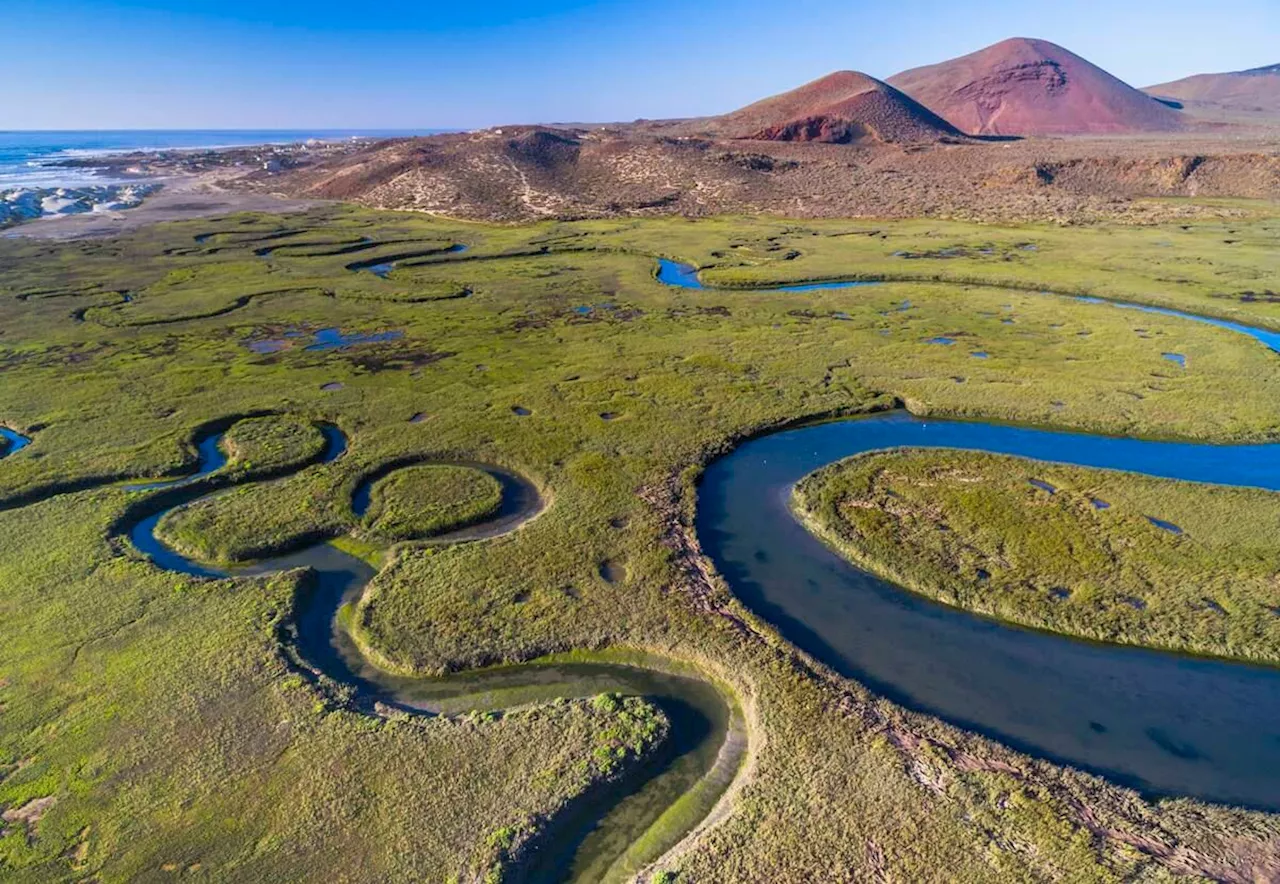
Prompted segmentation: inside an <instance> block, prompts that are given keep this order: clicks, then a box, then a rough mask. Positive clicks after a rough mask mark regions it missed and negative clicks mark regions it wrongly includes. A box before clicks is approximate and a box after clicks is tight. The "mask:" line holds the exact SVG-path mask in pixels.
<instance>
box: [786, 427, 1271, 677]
mask: <svg viewBox="0 0 1280 884" xmlns="http://www.w3.org/2000/svg"><path fill="white" fill-rule="evenodd" d="M1037 483H1038V484H1037ZM1050 489H1052V490H1050ZM795 503H796V506H797V508H798V509H799V510H800V512H801V514H802V515H803V517H804V519H805V521H806V522H807V523H808V524H809V525H810V526H812V527H813V528H814V529H815V530H816V531H817V532H818V533H819V535H820V536H822V537H823V538H824V539H826V540H827V541H828V542H829V543H831V544H832V545H833V546H834V547H835V548H836V549H837V550H839V551H840V552H842V553H844V554H845V555H846V556H848V557H850V558H852V559H854V560H855V561H857V562H858V563H859V564H861V565H864V566H866V567H868V568H870V569H871V570H873V571H875V572H877V573H880V574H882V575H885V576H887V577H889V578H891V579H892V580H894V581H895V582H898V583H900V584H901V585H904V586H908V587H910V588H911V589H914V590H916V591H917V592H921V593H924V594H926V595H929V596H932V597H934V598H937V599H940V600H942V601H945V602H947V603H948V604H952V605H957V606H959V607H964V608H968V609H970V610H975V611H979V612H981V613H984V614H989V615H993V616H996V617H1000V618H1003V619H1006V620H1012V621H1014V622H1017V623H1021V624H1025V625H1029V626H1035V627H1038V628H1041V629H1048V630H1052V631H1054V632H1062V633H1066V634H1069V635H1077V636H1082V637H1085V638H1090V639H1097V640H1101V641H1111V642H1125V643H1129V644H1137V645H1147V646H1155V647H1165V648H1173V649H1177V650H1184V651H1193V652H1196V653H1202V654H1214V655H1219V656H1228V657H1244V658H1251V659H1260V660H1265V661H1267V662H1271V663H1274V662H1276V661H1277V660H1278V659H1280V617H1277V610H1280V588H1278V587H1277V583H1276V575H1277V573H1278V572H1280V551H1278V550H1277V549H1276V546H1275V540H1274V538H1275V536H1276V533H1277V531H1280V495H1276V494H1274V493H1272V492H1267V491H1260V490H1255V489H1247V488H1222V487H1216V486H1212V485H1200V484H1196V483H1191V482H1175V481H1172V480H1167V479H1154V478H1149V477H1145V476H1137V475H1133V474H1128V473H1120V472H1114V471H1109V470H1089V469H1083V468H1078V467H1066V466H1062V465H1059V464H1046V463H1040V462H1037V461H1030V460H1024V459H1020V458H1013V457H1003V456H996V455H987V454H976V453H972V452H958V451H932V450H909V449H908V450H903V451H898V452H892V453H880V454H869V455H864V456H860V457H856V458H851V459H849V460H847V461H842V462H840V463H838V464H835V465H832V466H830V467H826V468H824V469H822V470H819V471H818V472H817V473H814V474H812V475H810V476H809V477H808V478H806V479H805V480H804V481H803V482H801V483H800V485H798V486H797V488H796V496H795ZM1153 518H1154V519H1158V520H1160V522H1163V523H1166V524H1167V526H1171V527H1161V526H1160V525H1158V524H1155V523H1153V522H1152V521H1151V520H1152V519H1153ZM1173 529H1176V531H1175V530H1173Z"/></svg>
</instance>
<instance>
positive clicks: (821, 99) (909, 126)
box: [701, 71, 961, 144]
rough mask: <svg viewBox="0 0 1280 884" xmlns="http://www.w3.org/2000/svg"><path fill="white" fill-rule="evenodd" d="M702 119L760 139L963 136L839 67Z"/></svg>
mask: <svg viewBox="0 0 1280 884" xmlns="http://www.w3.org/2000/svg"><path fill="white" fill-rule="evenodd" d="M701 122H702V128H704V129H705V131H707V132H709V133H713V134H716V135H719V136H721V137H726V138H742V139H752V140H756V141H820V142H825V143H828V144H851V143H854V142H861V141H878V142H881V143H884V144H900V143H909V142H922V141H939V140H940V139H943V138H957V137H961V133H960V131H959V130H957V129H956V128H955V127H954V126H952V125H951V124H950V123H948V122H947V121H946V120H944V119H942V118H941V117H939V116H938V115H937V114H935V113H933V111H931V110H929V109H928V108H926V107H924V106H922V105H921V104H920V103H919V102H917V101H915V100H913V99H912V98H911V97H910V96H907V95H903V94H902V93H901V92H899V91H898V90H897V89H894V88H893V87H892V86H890V85H889V84H887V83H883V82H881V81H880V80H877V79H875V78H874V77H868V76H867V75H866V74H861V73H858V72H857V71H837V72H835V73H833V74H828V75H827V76H825V77H823V78H821V79H819V80H814V81H813V82H812V83H807V84H805V85H804V86H801V87H799V88H798V89H792V90H791V91H790V92H784V93H782V94H781V95H775V96H773V97H771V98H766V99H763V100H762V101H757V102H756V103H755V104H750V105H748V106H746V107H744V108H741V109H739V110H736V111H733V112H732V113H728V114H724V115H723V116H719V117H711V118H710V119H708V120H704V121H701Z"/></svg>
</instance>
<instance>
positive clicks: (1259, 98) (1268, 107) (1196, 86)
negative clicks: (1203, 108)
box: [1142, 64, 1280, 114]
mask: <svg viewBox="0 0 1280 884" xmlns="http://www.w3.org/2000/svg"><path fill="white" fill-rule="evenodd" d="M1142 91H1143V92H1146V93H1147V94H1149V95H1154V96H1156V97H1157V98H1172V99H1175V100H1177V101H1180V102H1185V103H1188V104H1190V103H1195V104H1209V105H1218V106H1220V107H1224V108H1229V109H1232V110H1239V111H1256V112H1262V113H1269V114H1280V64H1273V65H1268V66H1267V67H1262V68H1253V69H1251V70H1247V71H1233V72H1231V73H1226V74H1197V75H1195V76H1194V77H1185V78H1183V79H1181V80H1174V81H1173V82H1172V83H1161V84H1160V85H1158V86H1147V87H1146V88H1145V89H1143V90H1142Z"/></svg>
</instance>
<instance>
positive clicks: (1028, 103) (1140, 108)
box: [889, 37, 1185, 135]
mask: <svg viewBox="0 0 1280 884" xmlns="http://www.w3.org/2000/svg"><path fill="white" fill-rule="evenodd" d="M889 83H890V84H892V85H893V86H896V87H897V88H899V89H901V90H902V91H903V92H905V93H907V94H908V95H910V96H911V97H912V98H914V99H916V101H918V102H920V103H921V104H924V105H926V106H927V107H929V108H931V109H932V110H933V111H935V112H936V113H938V114H940V115H942V116H943V117H945V118H946V119H947V120H948V121H950V122H951V123H953V124H954V125H956V126H957V127H959V128H960V129H961V130H963V131H965V132H968V133H969V134H972V135H1075V134H1095V135H1098V134H1127V133H1136V132H1170V131H1175V130H1178V129H1181V128H1183V127H1184V125H1185V124H1184V121H1183V117H1182V115H1181V114H1180V113H1179V112H1178V111H1177V110H1175V109H1173V108H1171V107H1169V106H1168V105H1165V104H1163V103H1161V102H1159V101H1157V100H1156V99H1154V98H1152V97H1151V96H1150V95H1146V94H1144V93H1142V92H1140V91H1138V90H1137V89H1134V88H1133V87H1132V86H1130V85H1128V84H1127V83H1124V82H1122V81H1121V80H1119V79H1117V78H1115V77H1113V76H1112V75H1111V74H1108V73H1107V72H1106V71H1104V70H1102V68H1100V67H1098V66H1096V65H1094V64H1091V63H1090V62H1088V61H1086V60H1084V59H1083V58H1081V57H1080V56H1078V55H1075V54H1074V53H1072V52H1068V51H1067V50H1066V49H1063V48H1062V47H1061V46H1056V45H1054V44H1053V43H1049V42H1048V41H1045V40H1031V39H1026V38H1022V37H1016V38H1013V39H1010V40H1003V41H1001V42H999V43H996V44H995V45H993V46H988V47H987V48H986V49H981V50H979V51H977V52H974V53H972V54H970V55H965V56H962V57H960V58H954V59H951V60H950V61H944V62H942V63H940V64H934V65H928V66H927V67H920V68H913V69H912V70H909V71H903V72H902V73H900V74H895V75H894V76H892V77H890V78H889Z"/></svg>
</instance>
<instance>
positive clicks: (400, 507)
mask: <svg viewBox="0 0 1280 884" xmlns="http://www.w3.org/2000/svg"><path fill="white" fill-rule="evenodd" d="M501 505H502V486H501V485H500V484H499V483H498V480H497V479H495V478H493V476H490V475H489V474H488V473H486V472H484V471H482V470H477V469H473V468H471V467H455V466H446V465H436V464H433V465H428V466H419V467H406V468H404V469H402V470H397V471H396V472H394V473H392V474H391V475H390V476H387V477H386V478H384V479H380V480H378V482H377V483H376V484H375V485H374V486H373V490H372V493H371V498H370V502H369V512H368V513H367V514H366V515H365V519H364V527H365V529H366V530H367V531H368V532H369V533H371V534H373V535H374V536H375V537H381V538H384V539H386V540H390V541H396V540H418V539H421V538H425V537H431V536H433V535H436V534H443V533H444V532H446V531H452V530H454V529H456V528H462V527H465V526H467V525H473V524H475V523H476V522H480V521H482V520H484V519H487V518H488V517H489V516H491V515H493V514H494V513H496V512H497V511H498V507H500V506H501Z"/></svg>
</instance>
